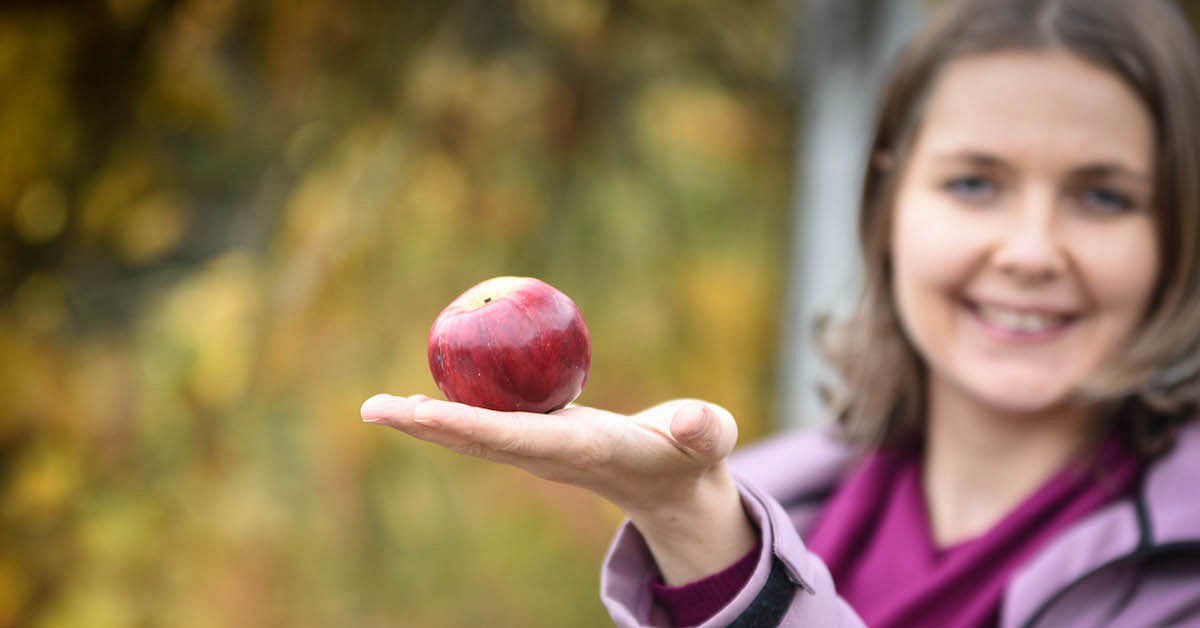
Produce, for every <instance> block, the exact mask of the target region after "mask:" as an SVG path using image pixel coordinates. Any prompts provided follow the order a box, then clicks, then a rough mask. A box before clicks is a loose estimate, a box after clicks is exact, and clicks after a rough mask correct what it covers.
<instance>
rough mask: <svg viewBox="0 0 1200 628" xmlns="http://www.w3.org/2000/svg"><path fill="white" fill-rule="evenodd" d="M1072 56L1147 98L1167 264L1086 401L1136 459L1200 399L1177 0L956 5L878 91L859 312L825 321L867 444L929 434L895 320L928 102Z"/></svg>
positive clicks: (843, 399) (845, 421)
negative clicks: (981, 68)
mask: <svg viewBox="0 0 1200 628" xmlns="http://www.w3.org/2000/svg"><path fill="white" fill-rule="evenodd" d="M1013 49H1019V50H1052V51H1066V52H1069V53H1071V54H1074V55H1077V56H1079V57H1081V58H1084V59H1086V60H1088V61H1089V62H1091V63H1093V64H1095V65H1097V66H1099V67H1102V68H1104V69H1107V70H1108V71H1110V72H1112V73H1113V74H1114V75H1115V76H1118V77H1119V78H1121V79H1122V80H1123V81H1125V83H1127V84H1128V85H1129V86H1130V87H1131V88H1132V89H1133V90H1134V91H1135V92H1136V94H1137V95H1138V96H1139V97H1140V99H1141V101H1142V103H1143V104H1144V105H1145V107H1146V109H1147V111H1148V112H1149V113H1150V115H1151V116H1152V118H1153V120H1154V125H1155V127H1154V128H1155V134H1156V137H1155V139H1156V153H1155V156H1154V157H1155V182H1154V202H1153V207H1154V212H1155V218H1156V225H1157V239H1158V245H1159V247H1158V248H1159V252H1160V265H1159V267H1160V268H1161V269H1162V271H1161V276H1160V277H1159V279H1158V284H1157V286H1156V288H1155V291H1154V293H1153V296H1152V299H1151V301H1150V304H1149V307H1148V308H1147V311H1146V313H1145V318H1144V320H1143V321H1142V324H1141V325H1140V326H1139V328H1138V330H1137V331H1136V332H1135V333H1134V334H1133V335H1132V336H1131V337H1130V338H1129V341H1128V342H1129V344H1128V346H1127V347H1124V348H1123V350H1122V351H1121V352H1120V353H1119V355H1114V356H1112V358H1111V360H1110V361H1109V363H1108V364H1107V365H1106V367H1105V368H1103V370H1102V371H1103V372H1099V373H1096V374H1095V375H1094V377H1092V378H1091V379H1090V381H1088V382H1086V383H1085V385H1084V387H1083V390H1081V391H1080V395H1081V397H1082V398H1083V399H1086V400H1088V401H1090V402H1092V403H1095V404H1097V407H1099V408H1102V409H1104V410H1105V415H1106V416H1107V417H1109V420H1110V421H1112V422H1114V423H1115V424H1116V425H1115V426H1114V429H1117V430H1119V432H1120V433H1121V434H1122V435H1123V436H1124V438H1125V439H1126V441H1127V443H1128V444H1129V445H1130V446H1131V447H1132V448H1133V450H1134V451H1136V452H1137V453H1139V454H1141V455H1143V456H1147V457H1148V456H1153V455H1156V454H1157V453H1160V452H1162V451H1164V450H1165V449H1166V448H1168V447H1169V446H1170V445H1171V443H1172V442H1173V438H1174V436H1173V435H1174V433H1175V431H1176V429H1177V427H1178V426H1179V425H1180V424H1181V423H1183V422H1185V421H1187V420H1189V419H1190V418H1191V417H1192V416H1193V415H1194V413H1195V412H1196V410H1197V407H1198V405H1200V404H1198V402H1200V259H1198V255H1200V252H1198V248H1200V46H1198V45H1197V42H1196V36H1195V33H1193V31H1192V30H1191V28H1190V27H1189V26H1188V24H1187V21H1186V19H1185V18H1184V16H1183V14H1182V13H1181V12H1180V11H1179V9H1178V8H1177V7H1176V6H1174V5H1173V4H1171V3H1170V1H1169V0H948V1H947V2H944V3H942V5H941V6H940V7H939V9H938V10H937V11H936V12H935V13H934V15H933V16H932V17H931V19H930V21H929V23H928V24H927V25H926V27H925V29H924V30H923V31H922V32H921V33H920V34H919V35H918V36H917V37H916V39H915V40H913V41H912V42H911V43H910V44H909V45H908V47H907V48H906V49H905V50H904V51H903V53H902V54H901V55H900V56H899V57H898V59H897V61H896V63H897V66H896V67H895V68H894V71H893V72H892V74H891V77H890V81H889V82H888V83H887V84H886V86H885V88H884V91H883V93H882V98H881V101H880V106H879V109H878V114H877V120H876V129H875V135H874V139H873V141H872V143H871V152H870V155H871V159H870V160H869V165H868V167H867V172H866V176H865V179H864V181H863V187H862V204H861V206H860V210H859V211H860V213H859V232H858V237H859V244H860V247H861V254H862V256H863V260H862V261H863V265H864V271H865V272H864V285H863V290H862V293H861V295H860V297H859V301H858V304H857V306H856V308H855V309H854V311H853V312H852V313H851V314H850V316H849V318H848V319H846V320H844V321H841V322H839V323H833V322H832V321H831V320H830V319H828V318H826V319H825V320H822V321H819V322H818V325H817V331H818V337H819V339H820V343H821V348H822V350H823V351H824V353H825V356H826V358H827V359H828V360H829V362H830V364H831V365H832V366H833V367H834V369H835V370H836V371H837V373H838V374H839V375H840V379H841V381H840V385H837V386H826V387H824V388H823V390H822V392H823V396H824V397H825V399H826V402H827V403H828V404H829V405H830V406H831V410H832V411H833V413H834V416H836V417H837V418H838V421H839V423H840V424H841V426H842V428H843V430H844V433H845V435H846V436H848V437H849V438H850V439H851V440H853V441H856V442H858V443H860V444H862V445H864V446H895V445H903V444H907V443H911V442H912V441H913V440H915V439H918V438H919V437H920V434H921V431H922V429H923V425H924V412H925V394H926V372H925V366H924V364H923V363H922V361H921V359H920V358H919V356H918V354H917V352H916V350H915V348H914V347H913V346H912V344H911V343H910V342H909V340H908V339H907V337H906V336H905V334H904V332H903V330H902V328H901V325H900V321H899V317H898V314H897V309H896V302H895V300H894V296H893V289H892V281H891V259H890V252H889V250H888V246H889V239H890V238H889V234H890V231H891V228H892V206H893V201H894V196H895V193H896V188H897V185H898V180H899V178H900V177H901V176H902V173H903V170H904V167H903V164H904V163H905V161H906V159H907V157H908V155H909V152H910V150H911V148H912V144H913V142H914V139H915V137H916V135H917V133H918V131H919V129H920V127H921V124H922V118H923V109H924V102H925V100H926V98H927V96H928V93H929V91H930V89H931V87H932V85H933V84H934V83H935V82H936V79H937V77H938V75H939V73H940V72H941V70H942V69H943V68H944V67H945V66H946V65H947V64H948V63H950V62H952V61H953V60H955V59H958V58H962V57H966V56H970V55H979V54H985V53H988V52H996V51H1001V50H1013Z"/></svg>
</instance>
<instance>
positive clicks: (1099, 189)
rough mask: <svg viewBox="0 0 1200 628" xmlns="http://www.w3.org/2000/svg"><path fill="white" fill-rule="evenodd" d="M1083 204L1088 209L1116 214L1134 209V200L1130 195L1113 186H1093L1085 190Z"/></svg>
mask: <svg viewBox="0 0 1200 628" xmlns="http://www.w3.org/2000/svg"><path fill="white" fill-rule="evenodd" d="M1083 205H1084V207H1085V208H1087V209H1093V210H1096V211H1100V212H1104V213H1113V214H1116V213H1122V212H1127V211H1129V210H1131V209H1133V207H1134V202H1133V199H1132V198H1131V197H1130V196H1129V195H1127V194H1122V193H1121V192H1118V191H1116V190H1113V189H1112V188H1106V187H1103V186H1091V187H1088V188H1086V189H1085V190H1084V191H1083Z"/></svg>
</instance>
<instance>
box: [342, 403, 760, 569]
mask: <svg viewBox="0 0 1200 628" xmlns="http://www.w3.org/2000/svg"><path fill="white" fill-rule="evenodd" d="M361 414H362V418H363V420H364V421H367V422H370V423H379V424H382V425H387V426H389V427H392V428H395V429H397V430H400V431H401V432H404V433H406V434H409V435H411V436H414V437H416V438H420V439H422V440H426V441H429V442H432V443H436V444H438V445H442V446H444V447H447V448H449V449H451V450H453V451H456V452H458V453H462V454H466V455H469V456H474V457H477V458H483V459H485V460H491V461H494V462H501V463H505V464H509V465H513V466H516V467H520V468H522V469H525V470H526V471H529V472H530V473H533V474H534V475H536V476H538V477H541V478H544V479H547V480H551V481H555V482H564V483H567V484H573V485H576V486H580V487H583V488H586V489H588V490H590V491H592V492H594V493H596V494H598V495H600V496H602V497H604V498H606V499H608V500H609V501H611V502H613V503H614V504H616V505H617V506H618V507H619V508H621V509H622V510H623V511H625V513H626V514H627V515H629V517H630V519H631V520H633V523H634V525H636V526H637V527H638V529H639V531H641V532H642V534H643V536H645V537H646V540H647V543H648V544H649V545H650V547H651V551H652V553H654V556H655V559H656V560H657V561H658V563H659V567H660V569H661V570H662V572H663V576H664V578H665V579H666V580H667V582H668V583H670V584H682V583H684V582H688V581H691V580H694V579H696V578H699V577H703V576H705V575H708V574H709V573H713V572H715V571H718V570H720V569H721V568H723V567H725V566H726V565H728V564H729V563H732V562H733V561H734V560H736V559H737V558H739V557H740V556H741V555H742V554H744V553H745V552H746V551H749V549H750V548H751V547H753V544H754V540H755V537H754V533H753V529H752V527H751V526H750V524H749V521H748V520H747V519H746V516H745V513H744V512H743V511H742V509H741V501H740V497H739V496H738V494H737V488H736V486H735V485H734V484H733V481H732V479H731V478H730V477H729V474H728V471H727V469H726V467H725V462H724V461H725V458H726V457H727V456H728V455H729V453H730V452H731V451H733V447H734V445H735V444H736V442H737V423H736V422H735V421H734V419H733V416H732V415H731V414H730V413H729V412H728V411H726V410H725V409H724V408H721V407H719V406H716V405H714V404H710V403H706V402H701V401H697V400H688V399H681V400H675V401H669V402H666V403H663V404H660V405H657V406H654V407H652V408H649V409H647V410H644V411H642V412H639V413H637V414H633V415H629V416H625V415H621V414H616V413H613V412H608V411H605V410H598V409H595V408H587V407H582V406H568V407H567V408H564V409H562V410H558V411H556V412H552V413H550V414H532V413H527V412H496V411H492V410H485V409H483V408H476V407H473V406H468V405H464V404H459V403H453V402H449V401H439V400H434V399H430V398H428V397H426V396H424V395H413V396H411V397H393V396H390V395H376V396H374V397H371V398H370V399H368V400H367V401H366V402H365V403H363V405H362V409H361Z"/></svg>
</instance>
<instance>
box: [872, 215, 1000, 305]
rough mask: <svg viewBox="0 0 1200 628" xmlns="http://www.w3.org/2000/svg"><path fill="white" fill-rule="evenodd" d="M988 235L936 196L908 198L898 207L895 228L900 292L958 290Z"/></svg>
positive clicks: (893, 243) (896, 276)
mask: <svg viewBox="0 0 1200 628" xmlns="http://www.w3.org/2000/svg"><path fill="white" fill-rule="evenodd" d="M985 236H986V234H985V233H982V232H981V230H980V229H979V228H978V225H975V224H972V223H971V222H970V221H967V220H963V217H962V216H961V215H958V214H956V213H955V212H953V211H947V210H946V209H945V208H943V207H941V206H940V205H939V204H938V203H937V202H936V201H935V200H933V199H929V198H920V197H912V198H909V199H906V202H904V203H902V204H900V205H898V206H897V211H896V221H895V223H894V224H893V229H892V240H891V247H892V248H891V250H892V260H893V277H892V279H893V282H894V285H895V286H896V287H897V289H898V290H899V291H901V292H903V291H914V292H915V291H924V290H957V289H958V288H960V287H961V286H963V285H964V284H965V283H966V282H967V281H968V280H969V279H970V277H971V275H972V273H973V272H974V269H975V268H976V267H977V265H978V264H979V260H980V259H981V256H982V253H983V251H985V250H986V248H987V247H986V243H985ZM910 296H916V295H910ZM927 296H932V295H927ZM902 298H903V297H902Z"/></svg>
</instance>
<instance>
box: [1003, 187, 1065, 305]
mask: <svg viewBox="0 0 1200 628" xmlns="http://www.w3.org/2000/svg"><path fill="white" fill-rule="evenodd" d="M1055 205H1056V202H1055V198H1054V195H1053V194H1049V193H1039V192H1031V193H1029V194H1026V195H1025V197H1024V198H1023V199H1021V201H1020V205H1019V206H1018V207H1017V208H1015V211H1013V212H1012V213H1011V220H1010V221H1007V222H1008V224H1007V226H1006V228H1005V230H1004V232H1003V233H1002V234H999V235H1000V238H999V241H998V243H997V246H996V248H995V251H994V255H993V260H992V261H993V263H994V264H995V266H996V268H997V269H999V270H1000V271H1001V272H1003V273H1004V274H1006V275H1008V276H1010V277H1012V278H1013V279H1016V280H1019V281H1022V282H1025V283H1039V282H1044V281H1047V280H1050V279H1054V278H1055V277H1058V276H1059V275H1061V274H1062V273H1064V272H1066V270H1067V259H1066V252H1065V250H1064V248H1063V243H1062V241H1061V238H1060V234H1059V231H1058V224H1057V220H1056V215H1057V212H1056V211H1055Z"/></svg>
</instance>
